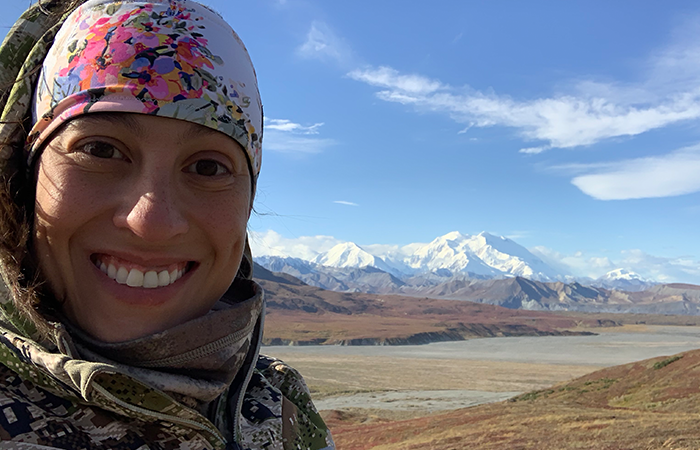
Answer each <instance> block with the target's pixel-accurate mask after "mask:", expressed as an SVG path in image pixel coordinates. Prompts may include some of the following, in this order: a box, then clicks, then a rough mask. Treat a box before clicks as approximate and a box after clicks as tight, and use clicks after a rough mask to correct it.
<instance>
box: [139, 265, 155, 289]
mask: <svg viewBox="0 0 700 450" xmlns="http://www.w3.org/2000/svg"><path fill="white" fill-rule="evenodd" d="M143 287H145V288H149V289H152V288H157V287H158V272H156V271H155V270H149V271H148V272H146V273H144V274H143Z"/></svg>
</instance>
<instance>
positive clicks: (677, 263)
mask: <svg viewBox="0 0 700 450" xmlns="http://www.w3.org/2000/svg"><path fill="white" fill-rule="evenodd" d="M529 250H530V251H531V252H532V253H534V254H535V255H537V256H539V257H540V258H541V259H542V260H543V261H544V262H546V263H547V264H549V265H550V266H552V267H553V268H555V269H558V270H562V269H564V270H566V271H567V272H568V273H571V274H574V275H576V276H586V277H590V278H598V277H601V276H603V275H605V274H606V273H607V272H609V271H611V270H614V269H617V268H625V269H627V270H631V271H632V272H636V273H638V274H639V275H641V276H642V277H644V278H646V279H650V280H654V281H659V282H662V283H672V282H684V283H696V284H698V283H700V261H695V260H693V259H692V258H688V257H662V256H654V255H650V254H648V253H645V252H643V251H641V250H638V249H632V250H623V251H621V252H620V253H619V254H618V257H617V258H614V259H611V258H609V257H607V256H592V255H586V254H585V253H583V252H576V253H574V254H573V255H566V254H563V253H560V252H557V251H555V250H552V249H549V248H547V247H542V246H538V247H533V248H530V249H529Z"/></svg>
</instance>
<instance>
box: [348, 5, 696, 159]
mask: <svg viewBox="0 0 700 450" xmlns="http://www.w3.org/2000/svg"><path fill="white" fill-rule="evenodd" d="M698 31H700V18H696V20H694V21H689V25H686V26H685V27H683V29H682V30H680V31H678V32H677V33H676V37H675V41H674V43H673V44H672V45H669V46H667V47H666V48H663V49H661V50H660V51H658V52H656V53H654V54H652V55H650V56H649V58H648V62H647V65H646V69H645V71H644V73H643V74H642V77H641V78H640V79H639V80H637V81H634V82H624V83H623V82H607V83H601V82H599V81H596V80H593V79H582V80H580V81H577V82H574V83H569V87H568V88H567V89H565V91H564V92H560V93H557V94H555V95H552V96H549V97H542V98H534V99H516V98H513V97H511V96H509V95H506V94H498V93H496V92H494V91H488V92H482V91H478V90H474V89H472V88H470V87H469V86H463V87H456V86H450V85H448V84H446V83H443V82H442V81H440V80H437V79H432V78H429V77H425V76H423V75H421V74H408V73H402V72H400V71H398V70H396V69H395V68H392V67H388V66H379V67H365V68H362V69H357V70H353V71H351V72H349V73H348V76H349V77H350V78H352V79H354V80H357V81H361V82H363V83H367V84H369V85H371V86H374V87H376V88H378V91H377V92H376V96H377V97H378V98H380V99H382V100H384V101H387V102H396V103H401V104H404V105H407V106H411V107H412V108H415V110H417V111H419V112H437V113H443V114H447V115H448V116H449V117H451V118H452V119H453V120H454V121H456V122H458V123H463V124H468V126H475V127H489V126H505V127H511V128H514V129H515V130H516V131H517V132H518V133H519V134H520V135H521V136H522V137H523V138H524V139H525V140H526V141H531V142H534V143H535V145H532V146H529V147H526V148H523V149H521V150H520V151H521V152H522V153H526V154H537V153H541V152H543V151H546V150H549V149H555V148H572V147H578V146H587V145H592V144H595V143H597V142H600V141H602V140H605V139H610V138H615V137H629V136H636V135H639V134H642V133H645V132H648V131H650V130H654V129H659V128H663V127H667V126H669V125H672V124H677V123H681V122H684V121H690V120H696V119H698V118H700V42H699V41H698V40H697V38H696V36H697V32H698Z"/></svg>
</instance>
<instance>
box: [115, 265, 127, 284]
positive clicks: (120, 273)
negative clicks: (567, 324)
mask: <svg viewBox="0 0 700 450" xmlns="http://www.w3.org/2000/svg"><path fill="white" fill-rule="evenodd" d="M128 276H129V272H128V271H127V270H126V268H124V267H120V268H119V270H117V277H116V278H115V280H117V283H119V284H126V279H127V277H128Z"/></svg>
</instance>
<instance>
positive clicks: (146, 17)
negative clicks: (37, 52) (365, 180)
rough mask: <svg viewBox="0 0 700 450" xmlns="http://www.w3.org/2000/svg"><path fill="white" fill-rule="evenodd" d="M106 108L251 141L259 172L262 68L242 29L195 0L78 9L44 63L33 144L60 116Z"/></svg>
mask: <svg viewBox="0 0 700 450" xmlns="http://www.w3.org/2000/svg"><path fill="white" fill-rule="evenodd" d="M105 15H107V17H105ZM66 26H69V27H70V28H68V29H65V28H66ZM64 29H65V30H64ZM227 32H228V33H227ZM229 33H230V34H229ZM212 44H217V49H216V50H213V49H212ZM54 50H56V51H54ZM101 111H113V112H116V111H120V112H134V113H143V114H155V115H160V116H164V117H172V118H176V119H182V120H188V121H192V122H195V123H199V124H201V125H205V126H208V127H210V128H214V129H217V130H219V131H221V132H223V133H226V134H228V135H230V136H231V137H233V138H234V139H236V140H237V141H238V142H239V143H240V144H241V145H242V146H243V148H244V149H246V152H247V153H248V157H249V160H250V162H251V168H252V169H253V175H254V176H257V173H258V171H259V168H260V156H261V155H260V146H261V138H262V137H261V131H262V106H261V104H260V97H259V94H258V91H257V81H256V79H255V72H254V70H253V67H252V64H251V63H250V59H249V58H248V55H247V51H246V50H245V47H243V44H242V43H241V42H240V40H239V39H238V37H237V36H236V35H235V33H234V32H233V31H232V30H231V29H230V28H228V25H226V24H225V22H224V21H223V20H222V19H221V18H219V17H218V16H216V15H215V14H214V13H212V12H211V11H209V10H207V9H206V8H204V7H202V6H201V5H199V4H197V3H194V2H188V1H187V0H169V1H151V2H138V1H137V2H124V3H121V2H113V1H111V0H93V1H91V2H88V3H86V4H85V5H83V6H82V7H80V8H79V9H78V10H77V11H76V12H74V13H73V15H72V17H71V18H69V20H68V21H67V22H66V24H65V25H64V27H63V28H62V29H61V31H60V32H59V35H58V36H57V38H56V41H55V44H54V47H53V48H52V50H51V52H50V53H49V56H48V57H47V59H46V61H45V63H44V67H43V71H42V76H41V77H40V83H39V86H38V89H37V98H36V102H35V114H36V117H37V122H36V124H35V126H34V129H33V130H32V133H31V136H30V139H32V142H33V144H34V145H33V149H32V151H35V150H36V148H37V147H38V145H39V143H40V142H41V141H42V140H44V139H45V138H46V137H47V136H48V135H49V134H50V132H51V131H53V130H54V129H55V128H56V127H57V126H58V125H59V124H60V123H62V122H64V121H66V120H68V119H70V118H72V117H75V116H77V115H80V114H85V113H90V112H101Z"/></svg>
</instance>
